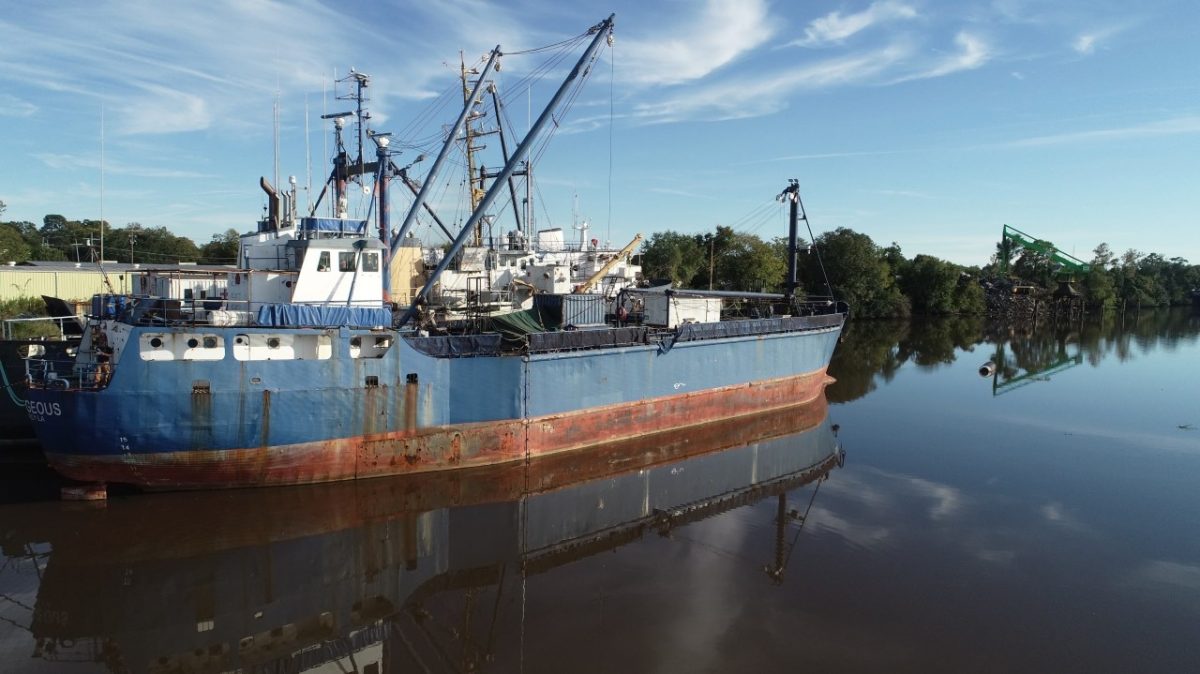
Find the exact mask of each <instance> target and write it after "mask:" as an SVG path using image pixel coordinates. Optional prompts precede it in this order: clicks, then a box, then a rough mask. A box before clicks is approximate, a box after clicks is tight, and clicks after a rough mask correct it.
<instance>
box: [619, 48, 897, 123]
mask: <svg viewBox="0 0 1200 674" xmlns="http://www.w3.org/2000/svg"><path fill="white" fill-rule="evenodd" d="M910 53H911V50H910V49H909V48H908V47H907V46H905V45H901V44H896V45H892V46H889V47H885V48H883V49H878V50H874V51H870V52H862V53H858V54H852V55H850V56H845V57H841V58H834V59H827V60H825V61H820V62H818V63H813V64H810V65H807V66H799V67H795V68H789V69H787V70H781V71H777V72H774V73H771V74H769V75H766V76H761V77H757V78H738V79H731V80H727V81H724V82H721V83H718V84H715V85H710V86H708V87H691V88H689V89H688V90H687V91H686V92H683V93H681V94H678V95H676V96H672V97H668V98H666V99H662V100H659V101H657V102H652V103H642V104H639V105H636V106H635V107H634V114H635V116H637V117H641V118H643V120H644V121H648V122H670V121H677V120H683V119H688V120H697V119H703V120H723V119H740V118H745V117H757V116H761V115H767V114H771V113H773V112H777V111H779V110H781V109H783V108H784V107H785V106H786V104H787V98H788V96H790V95H791V94H792V93H794V92H796V91H798V90H802V89H818V88H823V87H831V86H838V85H847V84H856V83H863V82H868V81H871V80H873V79H875V78H878V77H879V76H880V75H881V74H882V73H884V72H886V71H887V70H888V69H889V68H891V67H893V66H894V65H895V64H896V63H899V62H901V61H903V60H904V59H905V58H907V57H908V56H909V54H910Z"/></svg>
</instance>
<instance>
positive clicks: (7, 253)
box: [0, 224, 29, 264]
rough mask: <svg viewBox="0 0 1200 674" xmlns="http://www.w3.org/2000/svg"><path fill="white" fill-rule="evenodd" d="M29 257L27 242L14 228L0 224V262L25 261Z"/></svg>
mask: <svg viewBox="0 0 1200 674" xmlns="http://www.w3.org/2000/svg"><path fill="white" fill-rule="evenodd" d="M28 259H29V244H28V243H26V242H25V238H24V237H22V236H21V233H20V232H19V231H17V229H16V228H14V227H12V226H10V225H7V224H4V225H0V264H2V263H4V262H25V261H26V260H28Z"/></svg>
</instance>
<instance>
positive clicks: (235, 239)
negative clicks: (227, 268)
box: [200, 229, 241, 264]
mask: <svg viewBox="0 0 1200 674" xmlns="http://www.w3.org/2000/svg"><path fill="white" fill-rule="evenodd" d="M240 240H241V237H240V236H238V233H237V230H236V229H227V230H225V232H224V233H222V234H213V236H212V240H211V241H209V242H208V243H206V244H204V245H203V246H201V247H200V264H236V263H237V256H238V244H239V242H240Z"/></svg>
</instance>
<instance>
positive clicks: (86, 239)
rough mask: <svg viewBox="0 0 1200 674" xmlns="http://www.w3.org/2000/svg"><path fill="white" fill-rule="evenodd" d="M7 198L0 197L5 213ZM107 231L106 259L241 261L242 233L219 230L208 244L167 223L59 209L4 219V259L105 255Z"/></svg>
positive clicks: (0, 240)
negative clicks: (119, 221) (123, 221)
mask: <svg viewBox="0 0 1200 674" xmlns="http://www.w3.org/2000/svg"><path fill="white" fill-rule="evenodd" d="M4 211H5V204H4V202H3V201H0V217H3V215H4ZM101 231H103V233H104V251H103V252H104V259H105V260H113V261H115V262H140V263H142V264H150V265H152V264H177V263H180V262H197V263H199V264H234V263H236V262H237V254H238V233H237V231H236V230H232V229H230V230H227V231H225V232H224V233H221V234H214V235H213V237H212V239H211V240H210V241H208V242H207V243H205V244H204V245H200V246H198V245H196V243H195V242H194V241H192V240H191V239H189V238H187V237H185V236H177V235H175V234H172V233H171V232H170V231H168V230H167V228H166V227H161V226H160V227H147V226H145V225H142V224H141V223H137V222H131V223H129V224H127V225H125V226H124V227H113V226H112V225H111V224H109V223H108V222H102V221H100V220H68V219H67V218H66V217H64V216H62V215H57V214H51V215H47V216H45V217H44V218H42V223H41V225H40V226H39V225H37V224H35V223H32V222H29V221H3V220H0V263H3V262H18V263H20V262H27V261H29V260H47V261H53V260H64V261H71V262H95V261H97V260H99V259H100V257H99V256H100V252H101V251H100V235H101Z"/></svg>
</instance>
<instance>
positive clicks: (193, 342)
mask: <svg viewBox="0 0 1200 674" xmlns="http://www.w3.org/2000/svg"><path fill="white" fill-rule="evenodd" d="M187 345H188V348H189V349H194V348H196V347H197V346H200V341H199V340H197V339H196V338H195V337H192V338H191V339H189V340H188V341H187Z"/></svg>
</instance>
